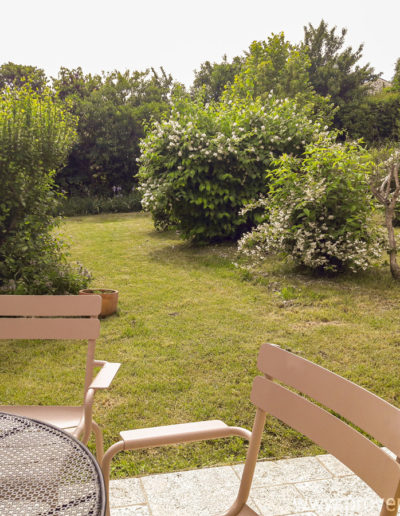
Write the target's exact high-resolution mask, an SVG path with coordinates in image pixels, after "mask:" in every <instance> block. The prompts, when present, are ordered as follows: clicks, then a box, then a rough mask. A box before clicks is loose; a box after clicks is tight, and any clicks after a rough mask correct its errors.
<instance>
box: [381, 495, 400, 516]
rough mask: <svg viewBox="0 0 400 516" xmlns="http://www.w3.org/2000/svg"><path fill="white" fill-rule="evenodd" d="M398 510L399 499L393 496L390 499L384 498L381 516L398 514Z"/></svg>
mask: <svg viewBox="0 0 400 516" xmlns="http://www.w3.org/2000/svg"><path fill="white" fill-rule="evenodd" d="M398 510H399V500H398V499H396V498H391V499H389V500H384V502H383V504H382V509H381V512H380V516H396V514H397V511H398Z"/></svg>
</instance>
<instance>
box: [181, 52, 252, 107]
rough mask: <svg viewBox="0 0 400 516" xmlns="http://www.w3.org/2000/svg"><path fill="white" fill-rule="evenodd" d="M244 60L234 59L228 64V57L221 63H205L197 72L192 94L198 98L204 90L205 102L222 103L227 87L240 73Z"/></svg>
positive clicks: (224, 57) (240, 58)
mask: <svg viewBox="0 0 400 516" xmlns="http://www.w3.org/2000/svg"><path fill="white" fill-rule="evenodd" d="M243 60H244V58H243V57H234V58H233V59H232V62H231V63H230V62H228V60H227V57H226V55H224V56H223V58H222V62H221V63H212V64H211V63H210V61H205V62H204V63H202V64H201V66H200V70H199V71H195V72H194V74H195V77H194V81H193V86H192V88H191V91H192V94H193V96H194V97H196V96H197V95H198V94H199V93H200V92H201V91H202V90H203V89H204V101H205V102H212V101H216V102H218V101H220V100H221V97H222V94H223V93H224V90H225V87H226V86H227V85H229V84H233V82H234V80H235V77H236V75H238V73H239V72H240V69H241V67H242V63H243Z"/></svg>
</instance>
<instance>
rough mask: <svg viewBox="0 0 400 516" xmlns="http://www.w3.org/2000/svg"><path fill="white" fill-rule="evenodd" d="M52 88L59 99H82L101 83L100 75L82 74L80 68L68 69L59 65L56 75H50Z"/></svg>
mask: <svg viewBox="0 0 400 516" xmlns="http://www.w3.org/2000/svg"><path fill="white" fill-rule="evenodd" d="M52 82H53V88H54V90H55V91H56V92H57V95H58V97H59V98H60V99H61V100H65V99H67V98H69V99H74V98H77V99H83V98H85V97H88V96H89V95H90V94H91V92H92V91H94V90H98V89H99V88H100V86H101V84H102V80H101V76H100V75H93V76H92V75H91V74H88V75H84V73H83V71H82V68H81V67H80V66H79V67H78V68H73V69H71V70H70V69H68V68H65V67H63V66H62V67H61V68H60V71H59V72H58V77H57V78H54V77H52Z"/></svg>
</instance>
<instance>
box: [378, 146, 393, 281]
mask: <svg viewBox="0 0 400 516" xmlns="http://www.w3.org/2000/svg"><path fill="white" fill-rule="evenodd" d="M383 152H385V151H384V150H383ZM399 168H400V150H394V151H393V152H392V153H391V154H390V156H389V158H388V159H386V160H385V161H383V162H381V163H380V164H379V165H378V167H377V173H376V175H375V177H373V178H372V179H373V180H372V182H371V190H372V193H373V194H374V195H375V197H376V198H377V199H378V201H379V202H380V203H381V204H382V206H383V207H384V209H385V226H386V229H387V233H388V241H389V248H388V254H389V261H390V272H391V274H392V277H393V278H394V279H396V280H400V266H399V264H398V263H397V246H396V236H395V232H394V228H393V220H394V218H395V209H396V204H397V201H398V200H399V197H400V180H399Z"/></svg>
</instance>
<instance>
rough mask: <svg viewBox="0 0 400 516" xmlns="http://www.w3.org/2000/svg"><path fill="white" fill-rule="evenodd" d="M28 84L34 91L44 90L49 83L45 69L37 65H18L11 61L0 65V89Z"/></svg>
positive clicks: (17, 87)
mask: <svg viewBox="0 0 400 516" xmlns="http://www.w3.org/2000/svg"><path fill="white" fill-rule="evenodd" d="M26 84H29V85H30V87H31V88H32V89H33V90H34V91H37V92H39V93H41V92H43V91H44V89H45V88H46V85H47V77H46V74H45V73H44V70H42V69H41V68H36V66H29V65H17V64H15V63H12V62H11V61H10V62H8V63H4V64H2V65H1V66H0V91H5V90H6V89H7V88H9V89H19V88H22V87H23V86H25V85H26Z"/></svg>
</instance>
